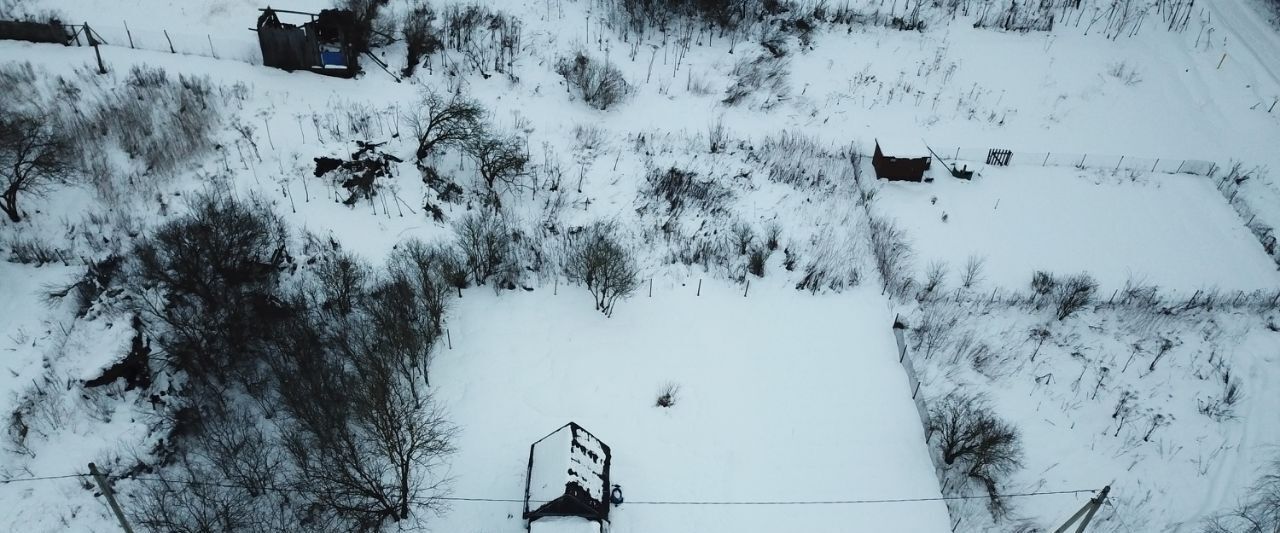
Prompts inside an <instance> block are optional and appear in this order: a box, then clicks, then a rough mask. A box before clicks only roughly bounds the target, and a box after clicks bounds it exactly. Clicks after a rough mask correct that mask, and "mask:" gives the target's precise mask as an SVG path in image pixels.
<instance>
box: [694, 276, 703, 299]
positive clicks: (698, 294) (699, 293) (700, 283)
mask: <svg viewBox="0 0 1280 533" xmlns="http://www.w3.org/2000/svg"><path fill="white" fill-rule="evenodd" d="M694 296H702V280H701V279H699V280H698V293H697V294H695V295H694Z"/></svg>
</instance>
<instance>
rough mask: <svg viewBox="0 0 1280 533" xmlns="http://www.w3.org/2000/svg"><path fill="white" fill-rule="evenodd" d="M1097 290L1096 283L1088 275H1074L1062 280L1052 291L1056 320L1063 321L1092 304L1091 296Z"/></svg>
mask: <svg viewBox="0 0 1280 533" xmlns="http://www.w3.org/2000/svg"><path fill="white" fill-rule="evenodd" d="M1097 290H1098V283H1097V282H1096V281H1094V280H1093V277H1091V276H1089V275H1088V274H1083V273H1082V274H1076V275H1074V276H1071V277H1069V278H1067V279H1066V280H1064V281H1063V282H1062V284H1061V285H1059V286H1058V287H1057V290H1056V291H1054V299H1055V303H1056V314H1057V317H1058V320H1063V319H1065V318H1067V317H1068V316H1071V314H1072V313H1075V312H1076V311H1079V310H1080V309H1083V308H1084V307H1086V306H1088V305H1089V304H1091V303H1093V296H1094V293H1095V292H1097Z"/></svg>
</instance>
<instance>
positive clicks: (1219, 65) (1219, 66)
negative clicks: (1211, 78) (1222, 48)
mask: <svg viewBox="0 0 1280 533" xmlns="http://www.w3.org/2000/svg"><path fill="white" fill-rule="evenodd" d="M1226 60H1227V53H1226V52H1223V53H1222V59H1219V60H1218V68H1216V69H1214V70H1222V62H1223V61H1226Z"/></svg>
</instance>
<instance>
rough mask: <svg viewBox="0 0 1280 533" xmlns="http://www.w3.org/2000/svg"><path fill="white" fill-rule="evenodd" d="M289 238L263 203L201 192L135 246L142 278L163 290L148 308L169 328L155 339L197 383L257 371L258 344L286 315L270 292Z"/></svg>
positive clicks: (284, 262) (284, 261) (273, 290)
mask: <svg viewBox="0 0 1280 533" xmlns="http://www.w3.org/2000/svg"><path fill="white" fill-rule="evenodd" d="M287 238H288V235H287V231H286V230H285V227H284V223H283V221H281V219H280V218H279V217H278V216H277V215H276V214H275V213H273V212H272V211H271V209H270V208H269V207H267V206H265V205H263V204H261V203H258V202H256V201H255V202H241V201H236V200H232V199H230V198H227V197H223V196H217V195H214V194H205V195H202V196H199V197H197V198H196V199H195V200H194V201H193V202H192V206H191V212H190V213H189V214H188V215H186V216H184V217H181V218H179V219H176V220H173V221H171V222H169V223H166V224H164V225H163V226H161V227H160V228H159V229H158V230H156V232H155V234H154V235H153V236H152V237H151V238H150V239H148V240H147V241H146V242H145V243H143V244H142V245H141V246H140V247H139V248H138V251H137V260H138V266H139V273H140V274H141V278H142V280H143V282H144V283H145V284H147V285H149V286H153V287H155V288H158V289H161V290H162V291H163V292H162V294H163V295H164V297H163V300H162V301H161V302H155V303H154V305H150V306H149V307H148V309H147V311H148V312H149V313H150V314H151V315H152V316H154V317H155V318H158V319H160V320H161V321H162V322H164V323H165V324H166V325H167V326H168V328H167V329H168V331H167V332H166V333H164V334H162V335H160V337H159V340H160V342H161V344H163V345H164V348H165V350H164V352H165V354H166V356H167V357H168V359H169V361H170V363H171V364H172V365H173V366H174V367H175V368H177V369H179V370H182V371H185V372H186V373H187V374H188V375H189V376H190V378H191V379H192V380H193V381H195V382H197V383H225V382H226V381H227V380H228V379H230V378H232V377H233V376H236V377H240V378H241V379H245V378H249V377H251V376H252V375H255V374H256V373H257V371H258V370H259V368H258V365H259V363H260V362H261V358H260V355H261V353H262V343H263V342H264V341H265V340H266V339H269V338H270V337H271V335H272V325H273V324H274V323H276V322H278V321H279V320H281V319H282V318H284V317H285V316H287V315H288V311H287V310H286V309H285V308H284V306H283V305H282V304H281V302H280V301H279V300H278V298H277V291H276V289H277V286H278V282H279V276H280V273H281V271H282V270H283V269H284V268H285V267H286V266H287V265H288V264H289V263H290V261H291V259H290V257H289V254H288V251H287V248H286V242H287Z"/></svg>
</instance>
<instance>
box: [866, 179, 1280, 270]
mask: <svg viewBox="0 0 1280 533" xmlns="http://www.w3.org/2000/svg"><path fill="white" fill-rule="evenodd" d="M935 175H938V176H942V174H941V173H939V172H935ZM879 198H880V200H879V206H880V209H882V210H885V212H887V213H889V214H890V215H891V216H893V217H895V218H897V219H898V221H899V223H900V224H901V225H902V226H903V227H904V228H905V229H906V231H907V233H908V235H909V238H910V239H911V244H912V246H913V248H914V250H915V252H916V256H917V257H916V268H917V269H918V270H920V271H921V272H923V271H924V269H925V268H926V267H927V265H928V264H929V263H930V262H933V261H944V262H946V263H948V264H949V265H950V269H951V272H952V275H951V279H950V280H949V281H948V283H952V285H951V286H953V287H954V286H955V282H956V281H957V280H958V274H957V273H958V271H959V270H960V269H961V268H963V266H964V264H965V263H966V261H967V259H968V258H969V257H970V256H977V257H980V258H985V260H986V262H985V276H984V277H985V278H986V280H987V281H988V282H990V283H991V284H993V285H995V286H999V287H1001V288H1011V289H1021V288H1023V287H1025V286H1026V285H1027V283H1029V282H1030V280H1031V274H1032V273H1033V272H1034V271H1036V270H1044V271H1049V272H1054V273H1060V274H1067V273H1076V272H1088V273H1089V274H1091V275H1092V276H1094V278H1095V279H1097V281H1098V283H1099V284H1100V286H1101V290H1100V292H1101V293H1104V294H1110V292H1111V290H1114V289H1115V288H1120V287H1123V286H1124V284H1125V282H1126V281H1127V280H1129V279H1134V280H1141V281H1145V282H1146V283H1150V284H1156V285H1159V286H1162V287H1165V288H1168V289H1173V290H1177V291H1179V292H1184V291H1185V292H1186V293H1187V294H1190V293H1193V292H1194V291H1196V290H1199V289H1204V288H1211V287H1217V288H1220V289H1224V290H1254V289H1259V288H1265V287H1272V286H1275V285H1276V284H1277V283H1280V275H1278V274H1277V272H1276V268H1275V264H1274V263H1273V262H1272V261H1271V259H1270V258H1269V257H1267V255H1266V253H1265V252H1264V251H1263V249H1262V246H1261V245H1259V244H1258V241H1257V239H1255V238H1254V237H1253V236H1252V235H1251V234H1250V233H1249V231H1248V230H1247V229H1245V227H1244V224H1243V221H1242V220H1240V218H1239V217H1238V216H1237V215H1236V213H1235V212H1234V211H1232V209H1231V208H1230V206H1228V205H1227V203H1226V202H1225V201H1224V200H1223V198H1222V195H1221V194H1219V193H1218V191H1216V190H1214V186H1213V183H1212V182H1211V181H1210V180H1208V179H1206V178H1203V177H1199V176H1191V175H1182V174H1147V175H1139V176H1136V177H1131V176H1130V175H1129V174H1128V173H1121V174H1118V175H1117V174H1114V173H1111V172H1097V171H1093V172H1090V171H1080V170H1077V169H1074V168H1070V169H1055V168H1034V167H1017V166H1014V167H1008V168H996V167H987V168H985V169H984V170H983V171H982V174H981V176H980V177H978V178H977V179H975V180H974V181H972V182H964V181H959V180H954V179H952V178H950V177H938V178H937V180H936V181H934V182H933V183H927V184H918V183H889V184H884V185H883V187H882V188H881V189H880V195H879Z"/></svg>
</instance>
